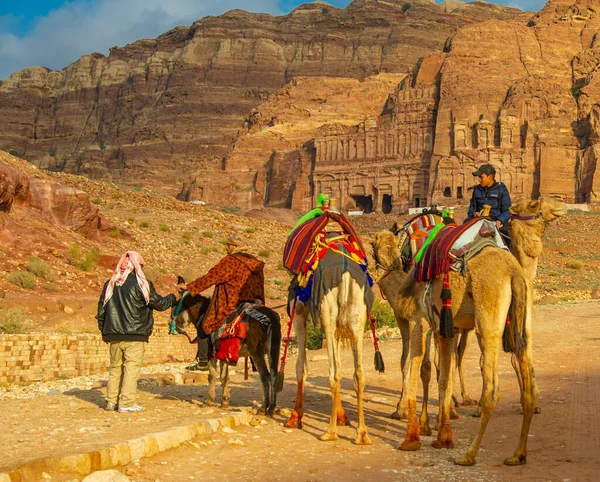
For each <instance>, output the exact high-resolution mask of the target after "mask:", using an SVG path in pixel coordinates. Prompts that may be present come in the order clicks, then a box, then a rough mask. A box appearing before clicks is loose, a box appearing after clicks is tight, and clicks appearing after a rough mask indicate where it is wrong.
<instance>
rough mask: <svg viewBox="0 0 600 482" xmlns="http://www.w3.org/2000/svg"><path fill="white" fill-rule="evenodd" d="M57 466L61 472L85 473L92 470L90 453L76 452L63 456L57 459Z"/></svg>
mask: <svg viewBox="0 0 600 482" xmlns="http://www.w3.org/2000/svg"><path fill="white" fill-rule="evenodd" d="M58 468H59V470H61V471H63V472H76V473H78V474H81V475H87V474H89V473H90V472H91V471H92V461H91V458H90V454H76V455H69V456H68V457H63V458H62V459H60V460H59V461H58Z"/></svg>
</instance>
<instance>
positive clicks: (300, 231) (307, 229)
mask: <svg viewBox="0 0 600 482" xmlns="http://www.w3.org/2000/svg"><path fill="white" fill-rule="evenodd" d="M330 221H333V222H337V223H338V224H339V225H340V227H341V228H342V230H343V233H340V234H345V235H347V237H348V239H350V240H351V243H352V245H354V246H356V249H355V251H356V252H357V253H359V257H360V258H361V259H364V260H366V259H367V254H366V251H365V248H364V247H363V245H362V243H361V241H360V238H359V237H358V234H357V233H356V230H355V229H354V227H353V226H352V224H350V221H348V219H346V217H345V216H344V215H343V214H341V213H338V212H335V211H324V212H323V214H321V215H320V216H319V217H318V218H313V219H309V220H308V221H306V222H304V223H302V224H301V225H300V226H298V227H297V228H296V229H295V230H294V232H293V233H292V234H291V235H290V237H289V238H288V240H287V242H286V243H285V248H284V251H283V265H284V266H285V267H286V268H287V269H289V270H290V271H292V272H294V273H296V274H298V273H301V272H302V271H303V267H304V266H305V265H306V264H307V263H308V262H309V261H310V257H311V256H312V255H313V254H314V247H315V240H316V239H317V237H318V235H320V234H322V232H323V230H324V229H325V227H326V226H327V224H328V223H329V222H330Z"/></svg>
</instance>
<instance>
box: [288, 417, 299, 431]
mask: <svg viewBox="0 0 600 482" xmlns="http://www.w3.org/2000/svg"><path fill="white" fill-rule="evenodd" d="M283 426H284V427H285V428H297V429H300V430H302V420H298V419H297V418H296V419H291V418H290V419H289V420H288V421H287V422H285V423H284V424H283Z"/></svg>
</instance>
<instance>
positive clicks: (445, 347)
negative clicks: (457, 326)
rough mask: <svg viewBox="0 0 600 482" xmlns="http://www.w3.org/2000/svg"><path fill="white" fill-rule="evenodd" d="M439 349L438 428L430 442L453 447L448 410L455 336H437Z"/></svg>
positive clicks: (438, 447) (434, 445)
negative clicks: (435, 435)
mask: <svg viewBox="0 0 600 482" xmlns="http://www.w3.org/2000/svg"><path fill="white" fill-rule="evenodd" d="M439 349H440V379H439V383H438V384H439V393H440V395H439V397H440V398H439V405H440V413H441V416H440V422H439V423H440V430H439V432H438V436H437V439H436V440H434V441H433V443H432V444H431V445H432V447H434V448H436V449H441V448H450V449H451V448H453V447H454V442H453V441H452V429H451V428H450V410H451V404H452V387H453V386H454V383H453V381H454V370H455V367H454V364H455V358H456V357H455V355H456V337H454V338H442V337H439Z"/></svg>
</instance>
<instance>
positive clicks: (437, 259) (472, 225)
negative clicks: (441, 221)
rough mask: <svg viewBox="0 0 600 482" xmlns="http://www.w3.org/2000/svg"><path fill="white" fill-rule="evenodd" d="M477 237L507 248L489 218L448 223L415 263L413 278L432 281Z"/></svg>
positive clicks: (447, 268)
mask: <svg viewBox="0 0 600 482" xmlns="http://www.w3.org/2000/svg"><path fill="white" fill-rule="evenodd" d="M478 238H490V239H492V240H493V244H494V245H495V246H496V247H498V248H502V249H507V248H506V245H505V244H504V241H502V237H501V236H500V233H499V232H498V230H497V229H496V226H495V223H494V222H493V221H491V220H489V219H481V218H475V219H472V220H470V221H468V222H466V223H464V224H461V225H457V224H449V225H447V226H446V227H444V228H443V229H442V230H441V231H440V232H439V233H438V234H437V236H436V237H435V238H434V239H433V241H431V244H430V245H429V246H428V247H427V248H426V251H425V254H424V256H423V257H422V259H421V261H420V262H418V263H415V274H414V276H415V281H431V280H433V279H435V278H437V277H438V276H439V275H441V274H445V273H448V271H450V267H451V264H452V263H453V261H456V259H457V258H458V257H460V256H463V255H464V254H465V253H466V252H467V251H468V249H469V247H470V246H471V245H472V244H473V242H474V240H476V239H478Z"/></svg>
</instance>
